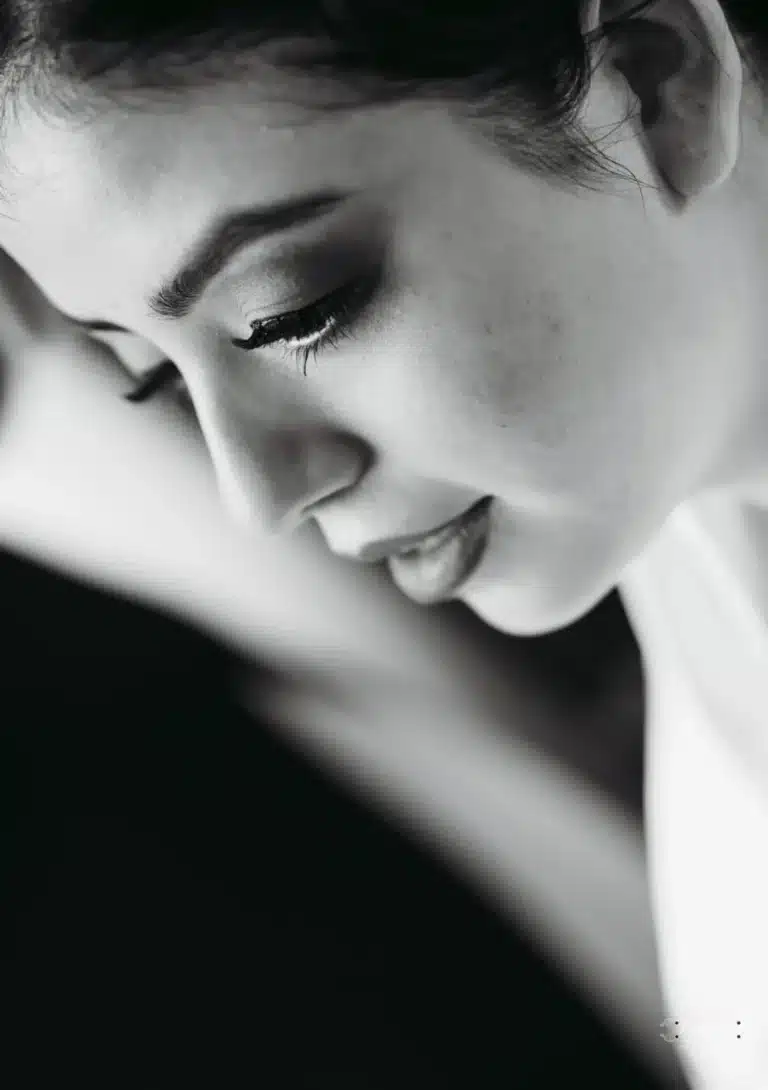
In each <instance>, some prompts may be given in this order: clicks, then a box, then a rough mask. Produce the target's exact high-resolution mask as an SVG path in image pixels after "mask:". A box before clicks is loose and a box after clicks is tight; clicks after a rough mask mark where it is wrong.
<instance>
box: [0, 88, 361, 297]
mask: <svg viewBox="0 0 768 1090" xmlns="http://www.w3.org/2000/svg"><path fill="white" fill-rule="evenodd" d="M381 138H382V125H381V118H378V121H377V122H372V119H371V117H370V116H369V111H368V110H366V109H356V110H354V111H348V110H347V111H341V112H330V113H328V112H325V113H322V112H319V111H318V110H316V109H311V108H309V107H305V106H303V105H301V104H297V103H296V102H295V101H294V100H293V99H292V98H288V97H286V96H284V97H283V98H282V99H281V97H280V96H279V95H278V94H275V93H274V90H273V89H272V88H271V87H269V86H267V87H266V91H265V88H264V87H263V86H262V85H260V84H259V83H258V82H256V81H252V82H251V83H249V84H248V85H247V86H245V87H237V88H233V87H231V86H230V87H227V86H220V87H217V88H209V89H206V90H205V92H204V93H191V92H190V93H189V94H188V95H186V94H185V98H184V101H183V103H181V104H179V103H176V104H174V105H173V107H172V108H170V109H168V108H164V107H163V106H162V105H161V106H160V107H159V108H153V107H151V106H147V108H146V109H143V110H128V111H120V112H118V111H117V110H113V111H105V112H104V113H103V114H100V115H99V116H98V117H97V118H95V119H88V120H87V121H85V122H84V123H80V122H77V121H76V122H73V123H71V124H70V123H64V122H60V121H58V120H56V121H53V122H52V121H51V120H50V119H46V117H45V116H44V115H42V116H41V115H40V114H38V113H37V112H35V111H32V110H29V109H27V110H24V109H23V108H22V109H20V111H19V115H18V119H14V121H13V122H12V123H9V132H8V134H7V138H6V141H5V146H4V156H5V157H6V158H7V160H8V161H9V163H10V165H11V167H12V173H11V175H10V176H9V177H7V178H6V177H4V178H3V179H2V182H3V188H4V189H5V190H7V191H8V194H9V199H8V201H7V203H6V204H5V205H4V207H3V208H2V210H1V211H2V213H3V215H2V216H0V245H3V246H5V248H6V249H7V250H8V252H9V253H10V254H11V255H12V256H13V257H14V258H15V259H16V260H17V261H18V262H19V263H20V264H21V265H22V267H24V268H25V269H26V270H27V271H28V272H29V273H30V275H32V276H33V277H34V278H35V279H36V280H37V281H38V283H39V284H40V285H41V287H42V288H43V289H44V290H45V291H46V292H47V294H48V295H49V297H50V298H51V299H52V300H53V301H54V303H56V304H58V305H59V306H61V308H62V309H64V310H72V311H73V312H75V311H78V310H82V309H83V301H82V286H83V285H86V286H87V287H88V289H89V290H90V291H92V292H96V293H97V295H98V298H96V297H95V296H92V297H91V298H90V299H88V300H87V302H86V304H85V305H86V306H87V307H88V309H91V310H96V311H98V312H100V313H101V312H106V313H110V314H115V313H118V312H119V304H120V299H119V298H117V297H115V298H114V299H110V298H109V297H108V292H109V288H108V285H107V284H106V283H105V282H104V273H105V272H106V271H108V270H109V271H114V270H116V269H119V270H120V277H119V285H116V289H115V290H116V291H119V293H120V295H121V296H125V295H126V293H129V294H131V293H133V292H134V290H135V291H137V292H140V293H141V295H142V296H143V295H144V294H145V293H146V291H147V289H148V288H150V287H151V286H154V283H155V282H156V280H157V279H158V276H159V275H161V274H162V273H163V272H165V271H167V270H168V269H170V268H171V267H173V266H174V265H175V264H176V263H177V260H176V259H177V257H178V256H179V255H180V254H182V253H183V252H184V251H185V250H186V248H187V247H188V246H189V244H190V242H191V241H192V240H193V239H195V238H196V237H197V235H198V234H199V232H200V230H201V227H202V225H204V224H207V223H209V222H211V221H212V220H213V218H214V217H216V216H217V215H219V214H220V213H221V212H222V210H230V209H234V208H236V207H238V206H242V205H245V204H249V203H252V204H256V203H259V204H260V203H265V204H269V203H272V202H273V201H278V200H284V199H285V198H286V197H288V196H290V195H292V194H294V193H295V194H299V193H302V192H304V191H308V190H309V189H311V188H313V187H314V186H315V184H317V187H318V188H321V187H325V186H333V185H338V186H339V188H343V187H358V188H359V187H360V186H362V185H364V184H365V178H364V177H363V175H364V174H368V175H369V176H372V174H373V173H375V170H376V164H375V154H376V149H377V148H378V149H379V151H380V149H381V146H382V144H381ZM95 276H96V277H98V278H99V280H98V282H97V283H94V277H95ZM132 298H134V296H132ZM136 298H137V297H136ZM68 300H72V305H71V306H70V305H69V302H68ZM75 300H78V302H75Z"/></svg>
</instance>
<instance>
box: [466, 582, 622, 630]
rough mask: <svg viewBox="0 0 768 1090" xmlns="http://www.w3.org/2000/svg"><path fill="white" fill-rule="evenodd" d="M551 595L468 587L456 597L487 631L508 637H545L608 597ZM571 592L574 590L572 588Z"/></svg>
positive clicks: (511, 588) (507, 588)
mask: <svg viewBox="0 0 768 1090" xmlns="http://www.w3.org/2000/svg"><path fill="white" fill-rule="evenodd" d="M610 590H611V588H610V587H608V588H607V589H604V590H602V591H601V592H600V593H595V592H594V591H591V592H590V593H586V594H582V595H578V594H576V593H575V592H574V593H573V594H570V595H569V594H566V593H562V591H561V592H560V593H558V594H555V593H552V588H545V587H538V588H535V589H534V590H533V591H531V588H530V587H529V588H523V587H520V586H518V587H514V586H512V585H508V586H502V587H498V588H497V587H491V586H484V587H482V588H476V589H474V590H473V589H472V588H471V586H468V587H467V588H466V590H461V591H459V593H458V594H457V595H456V597H457V598H458V599H459V600H460V601H462V602H463V603H464V604H465V605H466V606H467V607H468V608H469V609H471V610H472V612H473V613H475V614H476V615H477V616H478V617H479V618H480V619H481V620H482V621H485V623H486V624H488V625H490V626H491V628H495V629H497V630H498V631H499V632H504V633H506V635H508V636H549V635H551V634H552V633H554V632H559V631H560V630H561V629H564V628H568V627H569V626H570V625H572V624H575V623H576V622H577V621H580V620H581V619H582V618H583V617H585V616H586V615H587V614H588V613H590V612H591V611H592V610H593V609H594V608H595V606H597V605H598V603H599V602H600V601H601V600H602V599H603V598H604V597H605V595H606V594H608V593H610ZM574 591H575V588H574Z"/></svg>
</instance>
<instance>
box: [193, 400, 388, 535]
mask: <svg viewBox="0 0 768 1090" xmlns="http://www.w3.org/2000/svg"><path fill="white" fill-rule="evenodd" d="M201 427H202V429H203V434H204V436H205V439H206V443H207V446H208V450H209V452H210V455H211V460H212V462H213V467H214V471H215V474H216V480H217V484H218V488H219V493H220V495H221V498H222V501H223V503H224V505H225V506H226V508H227V509H228V511H229V513H230V515H231V516H232V518H234V520H235V521H236V522H237V523H239V524H240V525H241V526H244V527H245V528H248V529H251V528H254V527H256V528H258V529H259V530H265V531H266V532H268V533H290V532H292V531H294V530H296V529H297V528H298V527H299V526H300V525H301V524H302V523H304V522H306V521H308V520H309V519H310V518H311V517H312V514H313V509H314V508H316V507H318V506H319V505H320V504H324V503H325V502H326V501H328V500H330V499H332V497H334V496H336V495H340V494H341V493H342V492H346V491H347V490H348V489H350V488H351V487H353V486H354V485H355V484H356V483H357V481H359V480H360V478H361V477H363V476H364V475H365V473H366V472H367V470H368V468H369V467H370V464H371V462H372V460H373V458H372V452H371V450H370V448H369V447H368V445H367V444H366V443H365V442H364V441H362V440H360V439H359V438H358V437H357V436H354V435H352V434H350V433H346V432H343V431H339V430H335V429H332V428H328V427H317V426H304V427H299V426H292V427H281V428H275V429H271V430H267V429H265V428H263V427H261V426H259V429H258V432H257V431H256V430H255V429H252V428H243V429H241V430H240V429H238V430H234V429H233V428H232V426H231V425H229V426H226V427H225V426H219V427H217V428H212V427H211V426H206V425H205V424H203V423H202V421H201Z"/></svg>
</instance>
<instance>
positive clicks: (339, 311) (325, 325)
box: [123, 273, 380, 402]
mask: <svg viewBox="0 0 768 1090" xmlns="http://www.w3.org/2000/svg"><path fill="white" fill-rule="evenodd" d="M379 280H380V274H378V273H377V274H375V275H372V276H368V277H364V278H362V279H359V280H356V281H353V282H352V283H351V284H345V285H344V286H343V287H341V288H337V289H336V290H335V291H333V292H331V293H330V294H329V295H326V296H324V297H323V298H322V299H319V300H317V302H315V303H312V304H311V305H310V306H308V307H303V308H302V309H301V310H294V311H291V312H290V313H288V314H278V315H277V316H275V317H274V318H262V319H258V320H256V321H254V322H252V323H251V330H252V333H251V336H250V337H248V338H247V339H245V340H240V339H238V338H233V339H232V342H231V343H232V344H233V345H234V346H235V347H236V348H242V349H243V351H245V352H253V351H255V349H257V348H266V347H270V346H273V345H277V344H280V343H281V342H283V343H288V342H290V341H294V340H301V339H306V338H307V337H312V336H314V337H315V338H316V339H315V340H314V341H312V343H311V344H308V345H300V346H299V347H298V348H297V349H290V348H289V351H292V352H293V354H294V355H295V356H296V357H297V359H298V360H300V361H301V362H302V363H303V367H302V374H303V375H304V377H305V378H306V375H307V363H308V361H309V358H310V357H312V359H316V358H317V356H318V354H319V352H320V351H321V350H325V349H329V348H336V347H338V345H339V342H340V341H342V340H343V339H345V338H351V337H352V336H353V335H354V333H353V326H354V324H355V322H356V321H357V320H358V319H359V318H360V317H361V316H362V314H363V312H364V310H365V309H366V307H367V305H368V304H369V303H370V302H371V300H372V299H373V297H374V295H375V292H376V289H377V287H378V284H379ZM174 379H178V380H179V381H181V377H180V376H179V374H178V371H177V368H176V366H175V364H174V363H172V362H171V360H168V359H166V360H163V361H162V362H161V363H159V364H158V365H157V366H156V367H153V368H151V370H150V371H148V372H147V374H146V375H144V376H142V378H141V379H140V380H139V382H138V383H137V384H136V386H134V388H133V389H132V390H130V391H129V393H127V394H123V397H124V398H125V400H126V401H132V402H143V401H149V400H150V399H151V398H152V397H154V396H155V394H157V393H159V392H160V390H162V389H164V388H165V387H166V386H167V385H168V384H169V383H171V382H172V381H173V380H174ZM180 392H181V394H182V397H184V391H183V390H182V391H180Z"/></svg>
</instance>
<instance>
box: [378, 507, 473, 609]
mask: <svg viewBox="0 0 768 1090" xmlns="http://www.w3.org/2000/svg"><path fill="white" fill-rule="evenodd" d="M492 503H493V497H492V496H484V497H483V499H482V500H480V501H479V503H476V504H475V506H474V507H471V508H470V509H469V511H467V513H466V514H465V515H464V516H463V518H462V519H461V521H460V522H457V523H456V526H455V529H454V531H453V533H452V535H451V537H450V538H448V540H447V541H444V542H442V543H441V544H440V545H438V546H437V547H436V548H434V549H431V550H430V551H429V552H424V553H420V552H412V553H404V554H400V555H396V556H391V557H389V559H388V561H387V564H388V566H389V571H390V574H391V576H392V579H393V580H394V582H395V583H396V585H397V586H398V587H399V589H400V590H401V591H402V592H403V594H406V595H407V596H408V597H409V598H412V599H413V601H414V602H418V604H419V605H423V606H431V605H435V604H437V603H438V602H446V601H448V599H450V598H451V597H453V596H455V594H456V592H457V591H458V590H460V589H461V587H462V586H463V585H464V583H466V581H467V580H468V579H469V577H470V576H471V575H472V574H473V572H474V571H475V570H476V569H477V567H478V565H479V564H480V561H481V560H482V558H483V554H484V552H485V549H486V545H487V544H488V531H489V529H490V509H491V504H492Z"/></svg>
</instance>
